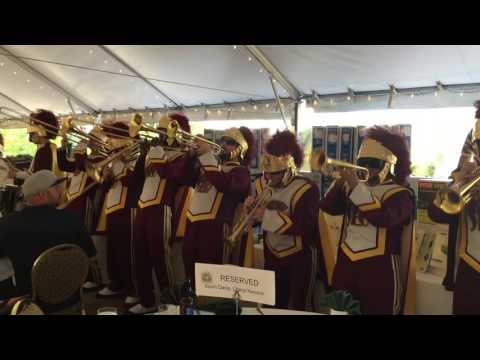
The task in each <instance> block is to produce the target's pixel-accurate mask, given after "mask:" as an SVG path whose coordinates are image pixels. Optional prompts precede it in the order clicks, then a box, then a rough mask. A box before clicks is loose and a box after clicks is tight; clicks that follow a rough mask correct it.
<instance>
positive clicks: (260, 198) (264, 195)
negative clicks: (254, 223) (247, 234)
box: [227, 182, 272, 245]
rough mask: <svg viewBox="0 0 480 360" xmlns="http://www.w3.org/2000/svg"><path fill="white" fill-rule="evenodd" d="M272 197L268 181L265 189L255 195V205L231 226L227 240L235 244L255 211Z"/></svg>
mask: <svg viewBox="0 0 480 360" xmlns="http://www.w3.org/2000/svg"><path fill="white" fill-rule="evenodd" d="M271 197H272V188H271V187H270V182H268V183H267V185H266V186H265V189H264V190H263V191H262V192H261V193H260V194H258V195H257V199H256V200H255V206H253V207H252V208H251V209H250V211H248V213H246V214H245V215H244V216H243V217H242V220H240V221H238V222H237V223H236V224H235V226H234V227H233V230H232V233H231V234H230V236H228V237H227V240H228V241H229V242H230V244H232V245H233V244H235V242H236V241H237V239H238V237H239V235H240V234H241V233H242V232H243V230H244V229H245V227H246V226H247V225H248V223H249V222H250V220H251V219H252V217H253V215H254V214H255V211H256V210H257V209H258V208H259V207H260V206H263V205H264V204H265V203H266V202H267V201H269V200H270V198H271Z"/></svg>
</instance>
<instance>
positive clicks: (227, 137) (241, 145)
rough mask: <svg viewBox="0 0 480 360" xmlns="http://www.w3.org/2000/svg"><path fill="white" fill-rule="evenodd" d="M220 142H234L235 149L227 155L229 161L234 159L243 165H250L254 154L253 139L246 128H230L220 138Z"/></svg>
mask: <svg viewBox="0 0 480 360" xmlns="http://www.w3.org/2000/svg"><path fill="white" fill-rule="evenodd" d="M221 140H222V141H232V140H233V141H234V142H235V144H236V145H237V148H236V149H235V150H234V151H232V152H231V153H230V154H227V156H228V157H229V160H234V159H236V158H239V159H240V162H241V163H243V164H244V165H247V166H248V165H250V163H251V161H252V159H253V155H254V153H255V137H254V136H253V133H252V132H251V131H250V129H248V128H247V127H244V126H241V127H239V128H230V129H227V130H225V132H224V133H223V135H222V138H221Z"/></svg>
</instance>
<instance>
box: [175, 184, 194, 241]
mask: <svg viewBox="0 0 480 360" xmlns="http://www.w3.org/2000/svg"><path fill="white" fill-rule="evenodd" d="M192 194H193V189H192V188H191V187H189V188H188V190H187V196H186V198H185V201H184V203H183V208H182V212H181V215H180V220H179V221H178V227H177V232H176V234H175V237H177V238H183V237H185V229H186V227H187V209H188V207H189V206H190V200H191V199H192Z"/></svg>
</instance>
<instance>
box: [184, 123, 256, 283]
mask: <svg viewBox="0 0 480 360" xmlns="http://www.w3.org/2000/svg"><path fill="white" fill-rule="evenodd" d="M221 141H222V149H223V154H222V155H221V157H220V159H217V158H216V157H215V156H214V154H213V152H212V149H211V147H210V145H208V144H207V143H205V142H202V141H197V146H198V147H197V149H196V150H195V154H194V155H192V156H191V157H190V159H189V160H190V161H189V163H190V165H188V166H187V168H188V169H189V170H190V174H188V176H187V177H186V180H187V183H190V184H191V185H192V187H194V192H193V195H192V199H191V202H190V205H189V207H188V210H187V224H186V229H185V238H184V246H183V260H184V264H185V272H186V276H187V278H189V279H191V281H192V283H195V263H196V262H200V263H210V264H222V263H225V262H229V261H230V255H231V251H232V249H231V248H230V247H229V245H228V244H227V243H226V238H227V236H228V234H229V233H230V231H231V226H232V224H233V223H234V222H235V218H236V217H237V216H238V214H239V213H240V211H241V209H242V205H241V204H242V203H243V201H244V200H245V198H246V197H247V196H248V194H249V190H250V171H249V164H250V162H251V160H252V156H253V154H254V153H255V149H254V146H255V140H254V136H253V134H252V132H251V131H250V130H249V129H248V128H246V127H240V128H231V129H228V130H226V131H225V133H224V135H223V137H222V139H221Z"/></svg>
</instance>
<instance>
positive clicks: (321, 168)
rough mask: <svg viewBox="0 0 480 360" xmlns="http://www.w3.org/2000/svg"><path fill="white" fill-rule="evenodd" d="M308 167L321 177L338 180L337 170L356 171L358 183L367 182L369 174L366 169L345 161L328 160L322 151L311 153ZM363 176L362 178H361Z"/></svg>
mask: <svg viewBox="0 0 480 360" xmlns="http://www.w3.org/2000/svg"><path fill="white" fill-rule="evenodd" d="M310 167H311V170H312V171H316V172H321V173H322V174H323V175H325V176H328V177H332V178H334V179H339V178H340V174H339V173H338V168H347V169H355V170H357V176H358V177H359V181H360V182H366V181H368V179H369V177H370V173H369V171H368V169H367V168H365V167H362V166H358V165H354V164H351V163H349V162H347V161H341V160H335V159H330V158H328V157H327V155H326V154H325V151H324V150H322V149H319V150H315V151H313V152H312V155H311V157H310ZM362 175H363V176H362Z"/></svg>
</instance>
